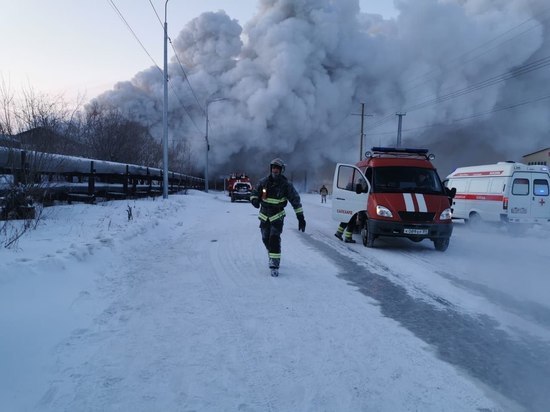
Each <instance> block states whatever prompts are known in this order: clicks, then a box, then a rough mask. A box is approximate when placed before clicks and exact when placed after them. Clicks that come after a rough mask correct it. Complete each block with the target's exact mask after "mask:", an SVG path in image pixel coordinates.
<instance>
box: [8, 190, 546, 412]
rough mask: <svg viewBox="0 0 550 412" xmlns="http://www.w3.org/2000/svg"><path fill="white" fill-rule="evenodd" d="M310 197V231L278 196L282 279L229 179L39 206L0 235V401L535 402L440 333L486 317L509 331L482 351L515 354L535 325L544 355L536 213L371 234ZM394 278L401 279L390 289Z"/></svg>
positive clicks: (235, 406) (316, 405)
mask: <svg viewBox="0 0 550 412" xmlns="http://www.w3.org/2000/svg"><path fill="white" fill-rule="evenodd" d="M303 202H304V210H305V216H306V220H307V225H308V226H307V228H306V233H301V232H298V231H297V221H296V219H295V217H294V216H293V212H292V211H291V209H290V208H288V210H287V213H288V216H287V219H286V223H285V230H284V233H283V258H282V263H281V275H280V277H279V278H271V277H270V276H269V271H268V268H267V255H266V252H265V250H264V249H263V245H262V244H261V241H260V234H259V229H258V220H257V210H256V209H254V208H252V207H251V206H250V204H248V203H231V202H230V201H229V197H227V196H226V195H224V194H223V193H217V192H211V193H208V194H205V193H202V192H195V191H191V192H189V194H187V195H172V196H170V197H169V199H167V200H162V199H157V200H136V201H131V202H126V201H119V202H109V203H104V204H98V205H81V204H75V205H71V206H69V205H64V206H56V207H53V208H49V209H47V210H46V212H47V214H46V217H45V218H44V219H43V220H42V221H41V223H40V225H39V226H38V228H37V229H36V230H34V231H32V232H30V233H29V234H28V235H26V236H25V237H24V238H23V239H21V241H20V242H19V244H18V248H17V249H15V250H7V249H2V250H0V330H1V331H2V335H1V337H0V365H1V368H0V409H1V410H6V411H29V410H39V411H98V410H101V411H128V410H132V411H152V410H162V411H193V410H200V411H222V410H227V411H235V410H239V411H266V410H271V411H352V410H353V411H358V410H368V411H371V410H372V411H476V410H483V411H504V410H506V411H508V410H512V411H515V410H517V411H521V410H538V408H539V406H540V405H541V402H542V401H544V400H545V399H546V398H544V399H541V400H540V402H539V401H538V400H536V401H533V402H532V403H529V400H524V398H522V396H525V395H522V394H515V393H513V390H512V391H511V390H509V389H508V388H509V386H507V385H508V384H506V381H504V382H505V383H495V382H497V381H498V382H500V381H501V380H502V379H505V378H506V376H505V377H495V379H493V375H490V374H484V372H483V371H479V370H478V369H485V368H486V365H485V364H484V363H483V360H479V361H476V362H477V363H478V364H479V366H480V368H478V367H477V364H476V363H475V362H472V361H471V360H470V362H471V363H472V365H470V364H468V361H466V360H463V359H460V357H456V356H455V357H453V356H452V354H453V351H452V350H450V351H449V350H447V349H445V350H442V348H444V347H445V348H447V346H444V344H443V343H442V341H441V338H440V337H441V336H448V337H450V339H449V343H447V345H449V347H452V346H453V345H455V342H459V343H461V342H462V341H463V340H467V339H469V338H468V337H467V336H466V337H461V335H460V333H461V332H460V331H458V330H455V329H456V328H457V327H458V326H457V325H463V326H464V327H468V325H471V324H472V322H473V323H475V324H479V325H482V326H483V329H484V330H486V329H487V328H486V325H487V324H488V323H484V322H485V321H484V319H490V321H491V325H492V324H493V323H494V324H495V325H496V326H495V330H498V333H502V335H499V340H498V341H491V340H487V339H486V340H485V341H484V343H485V344H482V345H480V346H482V348H480V349H479V352H476V353H484V352H482V351H484V350H487V354H489V355H487V356H490V353H493V352H494V349H495V348H496V347H498V346H499V343H495V342H501V341H502V339H501V338H502V337H504V338H506V339H505V341H504V344H505V345H504V346H505V347H507V348H512V349H510V351H509V352H507V353H513V349H514V348H515V346H513V344H512V343H510V342H516V343H517V342H518V341H520V340H522V339H524V338H525V337H526V336H528V337H529V339H530V340H529V342H533V341H536V342H537V343H538V344H539V346H538V347H537V348H536V349H534V350H533V353H536V354H548V355H549V356H548V357H546V359H540V360H541V362H548V361H547V359H548V358H550V352H546V351H547V350H548V347H549V342H550V316H548V313H550V308H549V304H548V298H547V297H548V291H549V290H550V277H549V276H548V275H547V272H548V269H547V268H548V262H549V261H550V260H549V258H550V248H549V247H548V239H549V237H550V236H548V235H549V232H548V230H547V229H546V228H537V229H536V230H535V232H533V233H531V234H529V235H528V236H524V237H521V238H514V237H511V236H509V235H507V234H505V233H502V231H501V230H491V231H489V232H487V233H473V232H472V231H471V230H469V229H467V228H466V227H464V225H461V224H457V225H456V226H455V233H454V234H453V239H452V240H451V246H450V247H449V249H448V251H447V252H445V253H440V252H436V251H434V250H433V246H432V245H431V243H429V242H427V241H423V242H421V243H412V242H410V241H408V240H400V239H397V240H377V243H376V248H375V249H366V248H364V247H363V246H362V245H361V244H360V243H358V244H355V245H344V244H343V243H342V242H340V241H338V240H337V239H336V238H334V236H333V233H334V230H335V228H336V226H337V223H336V222H333V221H332V220H331V219H330V200H329V203H328V204H323V205H322V204H320V202H319V197H318V196H314V195H303ZM128 207H131V208H132V212H133V219H132V220H130V221H129V220H128V214H127V210H128ZM356 238H357V239H358V237H356ZM358 240H359V239H358ZM361 276H363V277H364V278H360V277H361ZM362 282H363V283H362ZM388 291H392V293H394V294H395V293H396V291H405V292H400V294H397V295H395V296H398V297H397V298H395V297H394V298H393V303H394V304H392V301H389V300H388V299H387V296H385V295H387V294H388V293H389V292H388ZM404 302H405V303H406V304H407V305H409V307H408V308H406V310H404V311H402V313H400V314H396V313H394V310H395V308H396V307H398V306H399V304H403V303H404ZM418 302H421V304H422V305H423V306H421V305H420V304H419V303H418ZM396 304H397V305H396ZM409 308H410V309H409ZM418 308H423V310H424V312H418V313H419V314H418V315H416V316H413V317H410V318H409V317H405V316H404V313H407V314H409V315H410V314H411V312H413V311H414V310H418ZM422 313H427V314H428V315H426V316H436V315H434V314H449V313H453V314H455V313H458V314H459V315H458V316H456V317H455V318H453V319H457V322H456V324H453V322H449V321H448V320H447V319H446V318H445V319H444V320H443V321H442V322H444V324H445V325H446V328H442V330H439V329H438V328H437V327H436V326H437V325H436V323H431V322H432V321H431V320H430V319H427V320H426V319H424V321H425V322H428V323H430V324H431V325H433V326H434V327H431V328H429V329H430V331H429V333H428V332H426V333H424V332H423V331H422V329H421V328H419V327H418V325H419V324H421V323H422V321H421V320H422V318H423V317H424V315H422ZM481 314H482V315H483V317H480V315H481ZM434 319H436V318H435V317H434ZM463 319H470V320H472V319H473V321H472V322H470V321H468V322H463V323H460V322H462V320H463ZM463 329H464V328H463ZM476 333H477V332H476ZM481 333H482V332H481ZM509 337H510V341H508V340H507V338H509ZM493 344H494V345H495V347H494V348H491V347H489V348H486V347H485V346H491V345H493ZM457 352H460V353H463V351H462V350H459V351H457ZM482 358H483V357H482ZM469 359H470V357H469ZM504 361H505V359H504V360H503V362H504ZM498 362H499V361H498V360H497V361H496V363H497V364H496V365H492V367H493V369H495V370H499V371H500V372H498V373H503V374H506V373H508V372H507V371H508V369H509V368H510V369H511V368H512V366H510V365H508V364H506V363H505V364H504V366H503V365H500V364H498ZM546 370H547V369H541V371H542V372H545V371H546ZM548 370H550V368H549V369H548ZM538 372H539V371H538V370H537V371H535V373H534V375H533V376H535V377H536V373H538ZM494 374H495V376H496V372H495V373H494ZM546 377H548V376H546ZM508 379H509V380H512V382H513V376H512V377H510V376H508ZM518 379H522V381H525V380H526V379H532V377H531V376H527V377H525V376H521V375H520V376H519V377H518ZM542 379H544V377H542ZM543 383H544V382H543ZM527 385H529V386H528V387H522V393H529V390H532V391H533V392H534V393H538V392H540V391H539V390H538V388H539V385H540V382H538V380H537V381H536V382H535V380H533V382H532V384H531V383H530V382H529V383H527ZM546 386H548V385H546ZM535 398H536V396H535ZM541 410H542V409H541Z"/></svg>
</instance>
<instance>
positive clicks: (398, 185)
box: [373, 166, 443, 194]
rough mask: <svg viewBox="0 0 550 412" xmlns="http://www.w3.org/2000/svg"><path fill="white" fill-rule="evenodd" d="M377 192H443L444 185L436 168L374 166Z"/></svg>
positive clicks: (374, 183)
mask: <svg viewBox="0 0 550 412" xmlns="http://www.w3.org/2000/svg"><path fill="white" fill-rule="evenodd" d="M373 192H375V193H404V192H411V193H434V194H441V193H443V186H442V184H441V181H440V180H439V177H438V175H437V173H436V171H435V170H434V169H424V168H420V167H404V166H388V167H376V168H373Z"/></svg>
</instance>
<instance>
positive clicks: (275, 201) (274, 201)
mask: <svg viewBox="0 0 550 412" xmlns="http://www.w3.org/2000/svg"><path fill="white" fill-rule="evenodd" d="M263 202H265V203H269V204H270V205H275V206H277V205H280V204H281V203H284V202H286V197H283V198H281V199H276V198H274V197H268V198H267V199H264V200H263Z"/></svg>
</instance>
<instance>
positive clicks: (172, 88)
mask: <svg viewBox="0 0 550 412" xmlns="http://www.w3.org/2000/svg"><path fill="white" fill-rule="evenodd" d="M108 1H109V3H110V4H111V6H112V7H113V9H114V10H115V11H116V13H117V14H118V16H119V17H120V19H121V20H122V21H123V22H124V24H125V25H126V27H127V28H128V30H130V32H131V33H132V35H133V36H134V38H135V40H136V41H137V42H138V43H139V44H140V46H141V48H142V49H143V50H144V51H145V53H146V54H147V56H149V58H150V59H151V61H152V62H153V64H154V65H155V67H156V68H157V69H158V70H159V72H160V74H161V75H162V78H163V81H164V71H163V70H162V69H161V68H160V66H159V65H158V64H157V63H156V61H155V60H154V59H153V57H152V56H151V54H150V53H149V51H148V50H147V48H146V47H145V46H144V45H143V43H142V42H141V40H140V39H139V37H138V36H137V34H136V33H135V31H134V30H133V29H132V27H131V26H130V24H129V23H128V21H127V20H126V18H125V17H124V15H123V14H122V12H121V11H120V10H119V9H118V7H117V6H116V5H115V3H114V1H113V0H108ZM149 2H150V4H151V6H152V7H153V10H154V6H153V4H152V3H151V1H150V0H149ZM155 14H156V15H157V18H158V19H159V20H160V17H159V16H158V13H157V12H156V10H155ZM161 25H162V23H161ZM163 30H164V28H163ZM166 81H167V82H168V84H169V85H170V90H171V92H172V94H173V95H174V97H175V98H176V100H177V101H178V102H179V104H180V106H181V107H182V109H183V111H184V112H185V114H186V115H187V117H188V118H189V120H191V123H193V125H194V126H195V128H196V129H197V131H198V132H199V133H201V131H200V129H199V128H198V126H197V124H196V122H195V120H194V119H193V117H192V116H191V114H190V113H189V111H188V110H187V108H186V107H185V105H184V104H183V102H182V101H181V99H180V98H179V95H178V93H177V92H176V90H175V89H174V86H173V84H172V83H171V82H170V79H169V78H167V79H166ZM201 108H202V107H201Z"/></svg>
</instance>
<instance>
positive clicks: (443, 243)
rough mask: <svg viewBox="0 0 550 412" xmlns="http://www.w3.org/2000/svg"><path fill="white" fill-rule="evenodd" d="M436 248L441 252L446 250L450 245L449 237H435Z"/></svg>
mask: <svg viewBox="0 0 550 412" xmlns="http://www.w3.org/2000/svg"><path fill="white" fill-rule="evenodd" d="M434 247H435V250H437V251H439V252H445V251H446V250H447V248H448V247H449V238H445V239H435V240H434Z"/></svg>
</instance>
